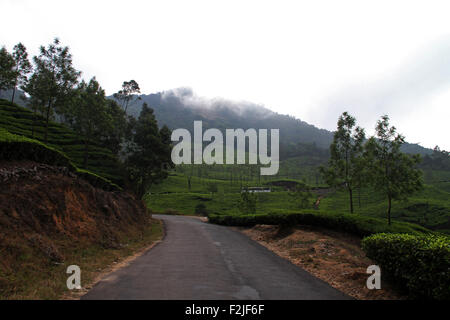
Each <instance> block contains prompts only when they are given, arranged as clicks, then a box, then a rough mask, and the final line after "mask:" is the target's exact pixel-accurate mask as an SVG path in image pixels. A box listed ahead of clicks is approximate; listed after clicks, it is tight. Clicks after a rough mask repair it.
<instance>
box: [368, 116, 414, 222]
mask: <svg viewBox="0 0 450 320" xmlns="http://www.w3.org/2000/svg"><path fill="white" fill-rule="evenodd" d="M396 131H397V130H396V128H395V127H394V126H391V127H390V126H389V117H388V116H387V115H384V116H382V117H381V120H379V121H378V122H377V126H376V137H371V138H370V139H369V140H368V141H367V143H366V148H365V149H366V157H367V159H369V161H368V168H369V169H370V173H371V174H370V180H371V181H372V184H373V186H374V188H375V189H376V190H377V191H379V192H381V193H383V194H384V195H385V196H386V198H387V200H388V208H387V220H388V224H389V225H390V224H391V207H392V200H401V199H406V198H407V197H408V196H409V195H411V194H412V193H414V192H415V191H418V190H420V189H421V188H422V180H421V175H422V172H421V171H420V170H419V169H417V168H416V166H417V164H418V163H419V162H420V155H418V154H416V155H407V154H404V153H402V152H401V151H400V147H401V145H402V144H404V143H405V137H404V136H402V135H401V134H398V133H397V132H396Z"/></svg>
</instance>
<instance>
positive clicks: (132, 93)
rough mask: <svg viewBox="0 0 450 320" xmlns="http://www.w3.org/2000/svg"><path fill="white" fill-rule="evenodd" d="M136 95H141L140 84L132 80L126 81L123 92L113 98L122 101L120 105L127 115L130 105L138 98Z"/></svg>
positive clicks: (120, 91)
mask: <svg viewBox="0 0 450 320" xmlns="http://www.w3.org/2000/svg"><path fill="white" fill-rule="evenodd" d="M136 93H141V89H140V88H139V84H138V83H137V82H136V81H134V80H130V81H124V82H123V84H122V90H119V92H117V93H115V94H114V95H113V96H114V98H116V99H117V100H118V101H120V104H121V106H122V108H123V110H124V111H125V113H126V112H127V109H128V105H129V103H130V102H131V101H133V99H134V98H135V97H136ZM138 99H139V98H138Z"/></svg>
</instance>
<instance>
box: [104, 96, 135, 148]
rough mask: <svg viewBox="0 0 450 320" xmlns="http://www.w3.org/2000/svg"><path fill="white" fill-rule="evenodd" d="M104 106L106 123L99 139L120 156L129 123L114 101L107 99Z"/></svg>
mask: <svg viewBox="0 0 450 320" xmlns="http://www.w3.org/2000/svg"><path fill="white" fill-rule="evenodd" d="M105 108H106V113H107V115H108V123H107V126H106V128H105V130H104V132H103V134H102V136H101V137H100V140H101V143H102V145H103V146H104V147H106V148H108V149H109V150H111V151H112V152H113V153H114V154H115V155H116V156H120V153H121V151H122V145H123V143H124V142H125V139H126V136H127V132H128V131H129V130H130V124H129V122H128V120H127V116H126V114H125V111H123V110H122V108H121V107H120V106H119V105H118V104H117V102H116V101H114V100H110V99H107V100H106V105H105ZM133 119H134V118H133Z"/></svg>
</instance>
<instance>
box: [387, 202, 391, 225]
mask: <svg viewBox="0 0 450 320" xmlns="http://www.w3.org/2000/svg"><path fill="white" fill-rule="evenodd" d="M391 202H392V199H391V196H390V195H388V211H387V218H388V225H391Z"/></svg>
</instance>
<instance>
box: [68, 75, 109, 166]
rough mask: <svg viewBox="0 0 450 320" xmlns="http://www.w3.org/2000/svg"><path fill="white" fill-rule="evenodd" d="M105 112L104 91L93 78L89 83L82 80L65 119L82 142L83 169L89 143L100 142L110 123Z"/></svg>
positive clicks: (86, 162)
mask: <svg viewBox="0 0 450 320" xmlns="http://www.w3.org/2000/svg"><path fill="white" fill-rule="evenodd" d="M106 111H107V110H106V98H105V91H104V90H103V89H102V88H101V87H100V84H99V83H98V82H97V80H96V79H95V77H94V78H92V79H91V80H90V81H89V83H86V82H85V81H84V80H83V81H82V82H81V83H80V84H79V86H78V88H77V89H76V94H75V98H74V99H73V100H72V105H71V107H70V108H69V111H68V113H67V117H68V119H69V123H70V125H71V127H72V128H73V129H74V131H75V132H76V133H78V134H79V135H80V136H81V138H82V139H83V141H84V151H83V167H84V168H85V169H87V168H88V158H89V143H90V142H91V141H93V140H100V139H101V137H102V135H103V134H104V132H105V129H106V128H107V127H108V124H109V122H110V117H109V115H108V113H107V112H106Z"/></svg>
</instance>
